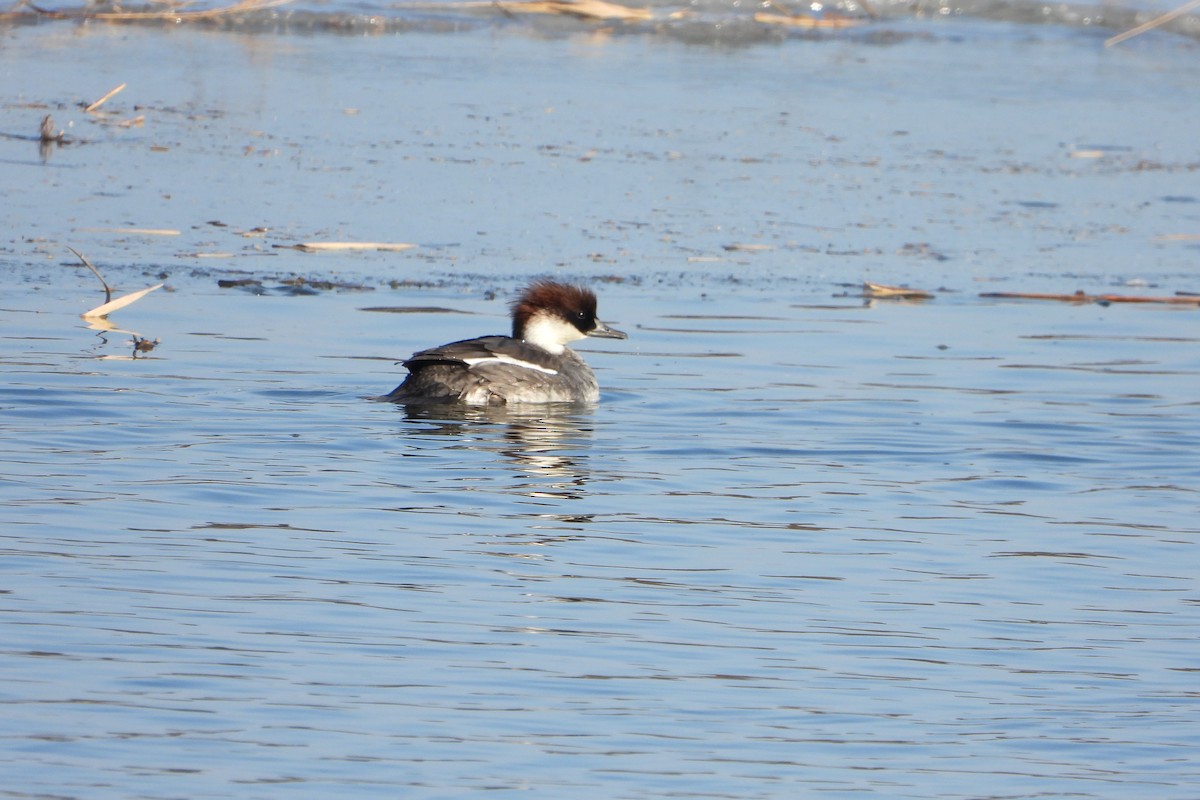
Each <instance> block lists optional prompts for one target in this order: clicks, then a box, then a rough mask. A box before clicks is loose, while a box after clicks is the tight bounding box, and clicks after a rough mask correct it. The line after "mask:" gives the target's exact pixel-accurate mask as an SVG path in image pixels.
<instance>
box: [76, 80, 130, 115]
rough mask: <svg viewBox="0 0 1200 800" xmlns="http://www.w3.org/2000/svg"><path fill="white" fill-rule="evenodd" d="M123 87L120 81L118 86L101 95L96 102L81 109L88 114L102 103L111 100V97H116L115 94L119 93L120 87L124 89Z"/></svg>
mask: <svg viewBox="0 0 1200 800" xmlns="http://www.w3.org/2000/svg"><path fill="white" fill-rule="evenodd" d="M124 88H125V84H123V83H122V84H121V85H120V86H118V87H117V88H115V89H113V90H112V91H110V92H109V93H108V94H106V95H104V97H101V98H100V99H99V100H97V101H96V102H94V103H92V104H91V105H90V106H88V107H87V108H85V109H84V110H83V113H85V114H90V113H92V112H93V111H95V110H96V109H97V108H99V107H100V106H102V105H104V104H105V103H107V102H108V101H109V100H111V99H112V98H114V97H116V96H117V94H119V93H120V92H121V90H122V89H124Z"/></svg>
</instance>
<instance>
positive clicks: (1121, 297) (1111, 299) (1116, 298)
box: [979, 292, 1200, 306]
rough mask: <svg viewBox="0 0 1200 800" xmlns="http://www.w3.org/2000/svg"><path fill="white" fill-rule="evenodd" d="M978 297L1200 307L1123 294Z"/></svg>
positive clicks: (1196, 300)
mask: <svg viewBox="0 0 1200 800" xmlns="http://www.w3.org/2000/svg"><path fill="white" fill-rule="evenodd" d="M979 296H980V297H990V298H993V299H1003V300H1056V301H1058V302H1060V303H1166V304H1170V305H1193V306H1194V305H1200V297H1196V296H1191V295H1176V296H1174V297H1146V296H1136V295H1125V294H1084V293H1083V292H1075V293H1074V294H1045V293H1041V292H983V293H981V294H980V295H979Z"/></svg>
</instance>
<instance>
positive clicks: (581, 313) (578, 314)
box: [575, 311, 587, 322]
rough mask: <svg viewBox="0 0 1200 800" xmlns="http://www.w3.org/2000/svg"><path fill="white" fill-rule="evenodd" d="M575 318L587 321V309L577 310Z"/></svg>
mask: <svg viewBox="0 0 1200 800" xmlns="http://www.w3.org/2000/svg"><path fill="white" fill-rule="evenodd" d="M575 319H577V320H579V321H580V322H583V321H585V320H586V319H587V312H586V311H576V312H575Z"/></svg>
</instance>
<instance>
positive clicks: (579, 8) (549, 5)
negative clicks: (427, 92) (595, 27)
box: [396, 0, 654, 22]
mask: <svg viewBox="0 0 1200 800" xmlns="http://www.w3.org/2000/svg"><path fill="white" fill-rule="evenodd" d="M396 7H397V8H409V9H412V8H418V9H422V10H437V11H463V10H470V11H475V10H481V11H482V10H489V9H495V10H497V11H501V12H503V13H505V14H561V15H564V16H570V17H580V18H581V19H593V20H623V21H626V22H644V21H646V20H649V19H651V18H652V17H653V16H654V13H653V12H652V11H650V9H647V8H630V7H629V6H623V5H620V4H618V3H609V2H607V0H521V1H520V2H512V3H509V2H504V1H503V0H462V2H457V3H455V2H451V3H437V2H420V1H418V2H414V3H401V4H399V5H397V6H396Z"/></svg>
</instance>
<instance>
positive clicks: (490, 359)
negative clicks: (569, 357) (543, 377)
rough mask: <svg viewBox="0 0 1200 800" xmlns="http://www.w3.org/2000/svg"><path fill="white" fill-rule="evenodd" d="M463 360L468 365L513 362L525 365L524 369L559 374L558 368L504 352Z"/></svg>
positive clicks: (516, 364) (519, 365) (514, 364)
mask: <svg viewBox="0 0 1200 800" xmlns="http://www.w3.org/2000/svg"><path fill="white" fill-rule="evenodd" d="M463 361H464V362H466V364H467V366H469V367H473V366H475V365H476V364H497V363H498V364H512V365H513V366H514V367H523V368H524V369H532V370H535V371H537V372H544V373H545V374H547V375H557V374H558V370H556V369H550V368H549V367H543V366H539V365H538V364H531V363H530V362H528V361H522V360H521V359H519V358H513V357H512V356H506V355H503V354H497V355H494V356H487V357H486V358H464V359H463Z"/></svg>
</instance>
